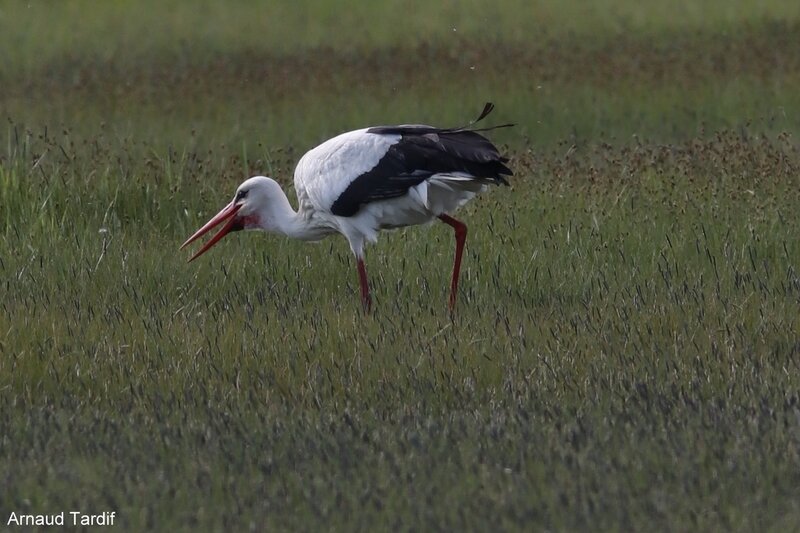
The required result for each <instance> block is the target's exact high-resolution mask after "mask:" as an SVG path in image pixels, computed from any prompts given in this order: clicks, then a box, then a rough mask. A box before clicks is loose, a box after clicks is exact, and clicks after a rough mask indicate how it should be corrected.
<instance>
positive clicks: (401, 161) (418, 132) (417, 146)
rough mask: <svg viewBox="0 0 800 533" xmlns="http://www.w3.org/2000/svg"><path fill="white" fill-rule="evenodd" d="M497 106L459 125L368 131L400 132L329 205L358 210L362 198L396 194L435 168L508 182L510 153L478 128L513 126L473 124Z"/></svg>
mask: <svg viewBox="0 0 800 533" xmlns="http://www.w3.org/2000/svg"><path fill="white" fill-rule="evenodd" d="M493 108H494V106H493V105H492V104H491V103H487V104H486V106H485V107H484V109H483V112H482V113H481V114H480V116H479V117H478V118H477V119H476V120H475V121H473V122H471V123H470V124H469V125H467V126H464V127H460V128H434V127H432V126H424V125H402V126H379V127H375V128H370V129H369V130H367V132H368V133H374V134H377V135H381V134H384V135H400V136H401V138H400V140H399V141H398V142H397V143H395V144H394V145H392V146H391V147H389V150H388V151H387V152H386V154H384V156H383V157H382V158H381V160H380V161H378V164H377V165H375V167H373V168H372V169H370V170H369V171H367V172H365V173H364V174H362V175H361V176H359V177H358V178H356V179H355V180H353V182H352V183H351V184H350V185H349V186H348V187H347V189H345V190H344V192H343V193H342V194H341V195H340V196H339V198H337V199H336V201H335V202H334V203H333V205H332V206H331V212H332V213H333V214H334V215H337V216H343V217H349V216H353V215H355V214H356V213H357V212H358V210H359V209H360V208H361V206H363V205H364V204H367V203H369V202H374V201H377V200H387V199H390V198H397V197H399V196H402V195H404V194H406V192H408V189H410V188H411V187H414V186H416V185H419V184H420V183H422V182H423V181H425V180H426V179H428V178H429V177H431V176H432V175H434V174H448V173H454V172H461V173H465V174H469V175H472V176H474V177H475V178H476V179H485V180H490V181H493V182H495V183H498V184H500V183H502V184H504V185H508V181H506V179H505V176H510V175H511V174H512V173H511V170H510V169H509V168H508V167H507V166H506V165H505V163H506V162H507V161H508V159H507V158H505V157H503V156H501V155H500V153H499V152H498V151H497V148H496V147H495V146H494V145H493V144H492V143H491V142H490V141H489V140H488V139H486V138H485V137H484V136H482V135H480V134H479V133H477V131H487V130H490V129H495V128H502V127H507V126H511V124H504V125H502V126H495V127H493V128H486V129H483V130H475V129H469V128H470V126H472V125H473V124H475V123H476V122H478V121H479V120H481V119H483V118H484V117H485V116H486V115H488V114H489V113H490V112H491V111H492V109H493Z"/></svg>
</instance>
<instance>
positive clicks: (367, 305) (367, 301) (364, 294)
mask: <svg viewBox="0 0 800 533" xmlns="http://www.w3.org/2000/svg"><path fill="white" fill-rule="evenodd" d="M358 281H359V282H360V283H361V305H362V306H364V311H367V312H369V311H370V309H371V308H372V299H371V298H370V296H369V283H368V282H367V267H366V266H364V260H363V259H362V258H360V257H359V258H358Z"/></svg>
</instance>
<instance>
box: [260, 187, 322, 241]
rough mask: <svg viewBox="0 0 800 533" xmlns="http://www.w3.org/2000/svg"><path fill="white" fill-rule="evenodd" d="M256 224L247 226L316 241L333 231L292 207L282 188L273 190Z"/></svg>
mask: <svg viewBox="0 0 800 533" xmlns="http://www.w3.org/2000/svg"><path fill="white" fill-rule="evenodd" d="M254 218H256V219H257V220H254V221H253V222H255V224H254V225H252V226H248V225H247V224H245V227H249V228H251V229H260V230H263V231H268V232H270V233H279V234H281V235H286V236H287V237H291V238H293V239H299V240H303V241H316V240H319V239H322V238H323V237H325V236H326V235H329V234H330V233H331V232H332V229H331V228H330V227H329V226H328V225H326V224H323V223H321V222H320V221H319V220H316V219H315V218H314V217H307V216H305V215H304V214H303V213H299V212H297V211H295V210H294V209H293V208H292V205H291V204H290V203H289V199H288V198H287V197H286V193H284V192H283V190H281V189H280V188H277V190H273V191H272V194H270V198H269V202H268V203H267V204H266V205H264V206H263V207H262V208H261V209H260V210H259V211H258V214H257V215H256V217H254Z"/></svg>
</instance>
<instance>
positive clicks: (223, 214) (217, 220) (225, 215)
mask: <svg viewBox="0 0 800 533" xmlns="http://www.w3.org/2000/svg"><path fill="white" fill-rule="evenodd" d="M241 207H242V206H241V204H235V203H234V202H231V203H229V204H228V205H226V206H225V207H224V208H223V209H222V211H220V212H219V213H217V214H216V215H214V218H212V219H211V220H209V221H208V222H206V223H205V225H204V226H203V227H202V228H200V229H199V230H197V231H195V232H194V235H192V236H191V237H189V238H188V239H186V242H185V243H183V244H182V245H181V250H183V249H184V248H185V247H186V246H187V245H189V244H190V243H192V242H194V241H196V240H197V239H199V238H200V237H202V236H203V235H205V234H206V233H208V232H209V231H211V230H212V229H213V228H214V227H215V226H217V225H219V224H221V223H222V222H224V221H225V220H227V221H228V222H227V223H226V224H225V225H224V226H222V229H220V230H219V231H218V232H217V234H216V235H214V236H213V237H211V240H209V241H208V242H207V243H205V244H204V245H203V247H202V248H200V250H198V251H197V253H196V254H194V255H193V256H192V257H191V258H190V259H189V261H188V262H189V263H191V262H192V261H194V260H195V259H197V258H198V257H200V256H201V255H203V254H204V253H206V252H207V251H208V249H209V248H211V247H212V246H214V245H215V244H217V243H218V242H219V240H220V239H222V238H223V237H224V236H225V235H227V234H228V233H230V232H231V231H232V230H236V229H239V228H237V227H236V217H235V215H236V213H237V212H238V211H239V209H241Z"/></svg>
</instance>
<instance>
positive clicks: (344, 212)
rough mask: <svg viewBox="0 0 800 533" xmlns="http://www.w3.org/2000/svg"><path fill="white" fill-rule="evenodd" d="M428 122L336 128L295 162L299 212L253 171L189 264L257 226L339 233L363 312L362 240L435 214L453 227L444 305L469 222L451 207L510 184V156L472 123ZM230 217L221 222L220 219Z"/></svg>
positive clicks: (306, 236)
mask: <svg viewBox="0 0 800 533" xmlns="http://www.w3.org/2000/svg"><path fill="white" fill-rule="evenodd" d="M493 108H494V105H492V104H491V103H487V104H486V106H485V107H484V109H483V112H482V113H481V114H480V116H479V117H478V118H477V119H475V120H474V121H473V122H471V123H470V124H468V125H467V126H463V127H459V128H435V127H433V126H424V125H401V126H378V127H373V128H365V129H360V130H355V131H351V132H348V133H342V134H341V135H338V136H336V137H334V138H332V139H329V140H328V141H325V142H324V143H322V144H320V145H319V146H317V147H316V148H314V149H312V150H310V151H309V152H307V153H306V154H305V155H304V156H303V157H302V158H301V159H300V161H299V162H298V163H297V168H296V169H295V172H294V188H295V191H296V193H297V200H298V205H299V206H298V210H297V211H295V210H294V209H293V208H292V206H291V205H290V204H289V200H288V199H287V198H286V194H284V192H283V190H281V187H280V185H278V184H277V183H276V182H275V181H274V180H272V179H270V178H267V177H264V176H256V177H253V178H250V179H248V180H247V181H245V182H244V183H242V184H241V185H239V188H238V189H236V194H235V195H234V197H233V200H232V201H231V202H230V203H229V204H228V205H227V206H225V207H224V208H223V209H222V210H221V211H220V212H219V213H217V214H216V215H215V216H214V217H213V218H212V219H211V220H209V221H208V222H207V223H206V224H205V225H204V226H203V227H201V228H200V229H199V230H197V231H196V232H195V233H194V235H192V236H191V237H189V238H188V239H187V240H186V242H185V243H183V245H182V246H181V248H184V247H185V246H187V245H188V244H189V243H191V242H193V241H195V240H196V239H198V238H200V237H201V236H202V235H204V234H205V233H207V232H208V231H210V230H211V229H212V228H214V227H215V226H217V225H219V224H222V223H223V222H225V225H224V226H222V229H220V231H219V232H218V233H217V234H216V235H214V237H212V238H211V239H210V240H209V241H208V242H207V243H206V244H205V245H204V246H203V247H202V248H200V250H198V252H197V253H196V254H194V255H193V256H192V257H191V258H190V259H189V261H192V260H194V259H195V258H197V257H199V256H200V255H201V254H203V253H204V252H206V251H207V250H208V249H209V248H211V247H212V246H214V245H215V244H216V243H217V242H218V241H219V240H220V239H222V238H223V237H224V236H225V235H227V234H228V233H229V232H231V231H237V230H242V229H254V230H262V231H269V232H273V233H280V234H283V235H286V236H288V237H293V238H295V239H302V240H306V241H318V240H320V239H322V238H324V237H327V236H328V235H331V234H333V233H341V234H342V235H344V237H345V238H346V239H347V241H348V242H349V243H350V249H351V250H352V251H353V254H354V255H355V257H356V261H357V266H358V277H359V282H360V284H361V303H362V304H363V306H364V309H365V310H367V311H369V309H370V306H371V298H370V291H369V283H368V282H367V270H366V267H365V266H364V245H365V243H366V242H370V243H374V242H376V241H377V236H378V231H379V230H383V229H394V228H400V227H403V226H411V225H414V224H422V223H425V222H429V221H432V220H433V219H434V218H438V219H439V220H441V221H442V222H444V223H445V224H449V225H450V226H452V227H453V229H454V230H455V239H456V251H455V260H454V263H453V276H452V280H451V283H450V300H449V305H450V310H451V311H452V310H453V308H454V306H455V302H456V294H457V292H458V275H459V271H460V269H461V255H462V252H463V251H464V242H465V240H466V237H467V226H466V225H465V224H464V223H463V222H461V221H459V220H456V219H455V218H453V217H451V216H450V215H449V214H448V213H451V212H453V211H454V210H456V209H457V208H459V207H460V206H462V205H464V204H465V203H466V202H468V201H469V200H471V199H472V198H473V197H474V196H475V195H476V194H477V193H478V192H481V191H483V190H485V189H486V187H487V185H488V184H495V185H499V184H503V185H508V182H507V181H506V179H505V177H504V176H510V175H511V174H512V173H511V170H509V168H508V167H507V166H506V165H505V163H506V162H507V161H508V159H507V158H505V157H503V156H501V155H500V153H499V152H498V150H497V148H496V147H495V146H494V145H493V144H492V143H491V142H490V141H489V140H488V139H486V138H485V137H483V136H482V135H480V134H479V133H478V132H480V131H488V130H492V129H496V128H502V127H507V126H511V124H503V125H501V126H494V127H491V128H483V129H477V128H473V127H472V126H473V125H474V124H475V123H476V122H478V121H479V120H481V119H483V118H484V117H485V116H486V115H488V114H489V113H490V112H491V111H492V109H493ZM226 221H227V222H226Z"/></svg>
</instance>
